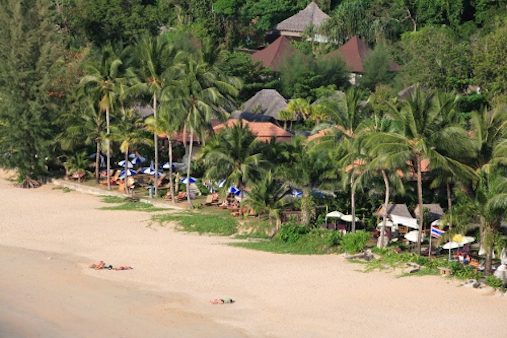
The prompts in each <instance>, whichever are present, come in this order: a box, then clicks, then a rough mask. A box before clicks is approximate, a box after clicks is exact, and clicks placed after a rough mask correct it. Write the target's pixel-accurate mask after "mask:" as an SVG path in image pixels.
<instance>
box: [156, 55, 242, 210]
mask: <svg viewBox="0 0 507 338" xmlns="http://www.w3.org/2000/svg"><path fill="white" fill-rule="evenodd" d="M240 87H241V83H240V82H239V80H237V79H235V78H224V77H221V76H219V75H218V74H217V73H215V72H214V71H212V70H210V67H208V65H207V64H206V63H205V62H203V61H202V60H201V59H200V58H199V57H196V56H193V55H188V56H187V57H186V58H185V61H184V65H183V67H181V69H180V72H179V74H178V75H177V79H176V80H175V81H174V82H173V83H172V85H171V86H169V87H166V89H165V90H164V93H165V94H166V95H167V96H168V97H173V102H174V107H175V109H177V110H179V111H180V112H184V114H185V119H184V126H185V129H186V131H188V137H189V147H188V153H187V180H190V171H191V164H192V155H193V154H192V151H193V143H194V133H197V134H199V135H201V136H202V134H203V133H204V132H205V131H206V130H209V129H211V124H210V122H211V120H212V119H220V120H224V119H225V115H226V113H225V110H224V109H227V108H231V107H232V99H233V97H236V96H237V95H238V93H239V88H240ZM164 93H163V94H162V95H164ZM187 199H188V202H189V203H190V204H191V200H190V191H189V184H187Z"/></svg>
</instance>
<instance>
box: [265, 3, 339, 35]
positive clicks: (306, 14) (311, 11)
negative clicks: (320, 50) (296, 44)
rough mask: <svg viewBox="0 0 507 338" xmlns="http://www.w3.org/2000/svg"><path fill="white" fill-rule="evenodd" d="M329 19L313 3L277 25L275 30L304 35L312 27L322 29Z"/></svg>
mask: <svg viewBox="0 0 507 338" xmlns="http://www.w3.org/2000/svg"><path fill="white" fill-rule="evenodd" d="M328 18H329V16H328V15H327V14H326V13H324V12H323V11H322V10H321V9H320V8H319V6H318V5H317V4H316V3H315V2H313V1H312V2H310V4H308V6H306V8H305V9H303V10H301V11H299V12H298V13H297V14H295V15H293V16H291V17H290V18H288V19H285V20H283V21H282V22H280V23H279V24H278V25H276V27H275V29H276V30H277V31H279V32H284V31H285V32H296V33H303V32H304V31H305V29H306V28H308V27H309V26H311V25H313V26H315V27H320V25H322V23H323V22H324V21H326V20H327V19H328Z"/></svg>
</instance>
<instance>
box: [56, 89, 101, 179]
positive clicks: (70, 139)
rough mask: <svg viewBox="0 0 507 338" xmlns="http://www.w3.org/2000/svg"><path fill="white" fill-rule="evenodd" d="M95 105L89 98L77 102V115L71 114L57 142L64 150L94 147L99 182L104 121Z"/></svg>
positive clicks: (96, 174)
mask: <svg viewBox="0 0 507 338" xmlns="http://www.w3.org/2000/svg"><path fill="white" fill-rule="evenodd" d="M96 105H97V103H96V101H95V100H94V99H93V98H90V97H89V96H85V97H82V98H81V100H79V105H78V107H79V108H78V109H79V112H78V114H72V116H71V117H70V120H69V123H68V124H67V125H68V127H67V129H65V130H64V131H63V133H62V134H60V136H59V137H58V138H59V141H60V143H61V145H62V148H63V149H65V150H69V149H73V148H74V147H75V146H77V145H81V144H82V143H83V139H84V144H87V145H88V144H94V145H95V149H96V150H95V179H96V181H97V183H98V182H99V168H100V152H101V149H102V143H103V142H104V140H105V139H106V135H105V119H104V116H103V114H102V113H101V112H100V111H99V110H98V109H97V107H96Z"/></svg>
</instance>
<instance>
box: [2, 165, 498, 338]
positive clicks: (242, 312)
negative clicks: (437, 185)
mask: <svg viewBox="0 0 507 338" xmlns="http://www.w3.org/2000/svg"><path fill="white" fill-rule="evenodd" d="M0 176H2V175H0ZM4 177H5V174H4ZM0 190H1V191H2V194H0V206H1V208H2V219H1V222H0V246H3V247H10V249H9V248H8V249H5V248H0V251H1V250H4V249H5V250H11V249H12V250H18V249H16V248H22V249H27V250H37V251H39V252H43V254H42V255H43V256H44V255H48V256H47V257H50V256H53V255H56V256H58V257H68V258H69V259H70V260H71V261H72V262H74V264H78V266H77V267H76V266H74V267H75V268H76V269H77V272H76V271H74V272H72V274H73V276H74V277H72V278H75V281H76V283H77V282H79V281H80V280H83V281H85V280H86V283H95V282H93V281H96V283H101V282H104V283H106V285H103V286H101V287H100V288H101V289H102V288H104V290H109V289H108V287H109V283H113V284H114V285H119V286H120V288H123V287H126V288H130V287H132V289H129V290H130V293H131V295H129V297H131V299H132V302H135V303H136V304H138V306H140V307H143V306H144V308H150V305H153V303H151V298H150V297H151V296H150V295H156V296H157V297H161V298H160V299H161V300H160V303H159V304H158V307H157V306H154V305H153V306H152V307H151V310H152V311H154V312H152V315H153V316H155V317H156V316H159V315H161V313H163V312H164V309H166V310H167V311H168V312H169V313H171V314H173V316H176V317H178V318H179V316H180V315H181V316H183V319H182V321H181V323H182V325H183V327H179V326H178V325H179V324H178V323H175V324H174V325H172V324H171V321H167V323H164V320H162V321H161V322H162V324H164V325H165V324H167V325H169V329H168V330H169V331H168V332H171V331H170V329H171V328H172V329H175V330H176V329H178V328H179V329H181V330H187V331H185V335H184V336H185V337H203V336H204V337H208V336H209V335H200V331H192V329H195V327H194V326H195V325H196V324H192V322H193V321H195V320H196V319H197V320H198V322H202V327H204V328H206V327H212V328H214V329H216V330H217V332H219V334H221V335H222V336H226V334H227V333H228V332H230V333H232V336H233V337H242V336H251V337H337V336H353V337H369V336H371V334H372V332H375V336H377V337H390V336H392V335H399V336H411V337H418V336H425V337H426V336H435V337H436V336H457V335H459V336H462V337H477V336H488V337H505V333H506V332H507V323H506V322H505V320H504V318H505V316H507V306H505V304H506V303H507V297H505V296H485V295H484V294H482V293H480V292H478V291H475V290H471V289H466V288H459V287H456V285H457V283H456V282H455V281H451V280H446V279H443V278H440V277H437V276H424V277H413V278H396V275H395V274H392V273H391V274H390V273H384V272H370V273H362V272H361V271H360V270H361V266H358V265H355V264H350V263H347V262H346V260H345V259H344V258H343V257H341V256H337V255H322V256H297V255H280V254H272V253H266V252H259V251H251V250H247V249H242V248H237V247H232V246H229V245H227V243H230V242H232V241H234V240H233V239H230V238H224V237H214V236H199V235H196V234H188V233H182V232H178V231H175V230H174V226H171V225H168V226H165V227H160V226H154V225H152V226H149V219H150V214H149V213H143V212H137V211H136V212H133V211H111V210H100V208H101V207H102V206H104V204H103V203H102V202H101V201H100V198H97V197H96V196H89V195H85V194H81V193H77V192H68V193H63V192H62V191H61V190H55V189H53V186H52V185H45V186H43V187H41V188H39V189H35V190H24V189H19V188H15V187H14V186H13V184H12V183H11V182H8V181H6V180H3V179H1V178H0ZM21 252H23V251H21ZM23 255H24V254H20V256H23ZM27 255H28V254H27ZM59 255H63V256H59ZM56 256H55V257H56ZM47 257H46V258H45V259H46V260H47ZM73 259H77V260H73ZM99 260H104V261H106V262H107V263H108V264H112V265H130V266H133V267H134V269H133V270H129V271H109V270H108V271H102V270H101V271H96V270H93V269H89V268H88V265H89V264H91V263H93V262H96V261H99ZM51 262H53V259H51V260H47V263H48V264H49V266H50V267H52V266H53V265H54V264H53V265H52V263H51ZM45 263H46V261H45ZM42 265H44V264H42ZM5 266H6V268H5V269H6V270H5V271H2V272H3V275H4V276H13V277H14V278H13V280H14V282H16V281H25V279H27V277H26V276H28V275H26V276H24V275H23V273H22V270H23V269H22V268H23V267H24V265H23V264H9V263H6V265H5ZM50 270H51V269H50ZM50 270H45V269H42V270H41V272H40V275H39V276H40V277H37V278H39V279H41V280H43V279H44V278H49V277H48V276H53V275H54V272H52V273H51V272H50ZM57 271H58V275H60V273H61V271H60V270H58V269H57ZM26 273H27V272H25V274H26ZM63 275H65V274H64V273H62V276H63ZM91 277H93V278H91ZM100 279H106V281H100ZM83 283H85V282H83ZM86 283H85V284H86ZM11 284H12V283H11ZM18 284H19V286H17V287H18V290H17V291H16V292H15V293H21V294H22V293H23V292H25V291H24V290H25V289H30V288H29V287H23V286H22V284H23V283H18ZM40 284H41V285H43V284H44V283H42V282H41V283H40ZM33 287H34V293H33V297H35V296H36V295H38V294H44V292H45V289H44V288H42V289H38V284H37V283H34V286H33ZM50 287H51V285H50V283H49V284H48V285H47V288H46V289H47V290H49V288H50ZM4 288H7V287H6V286H5V287H4V286H0V292H2V293H3V292H4ZM53 289H55V288H53ZM49 291H51V292H56V291H58V289H57V288H56V290H49ZM101 293H102V291H100V292H99V294H101ZM145 293H149V295H146V294H145ZM68 294H69V295H70V296H71V297H77V298H79V297H80V296H79V292H77V293H76V290H74V291H68ZM105 294H106V295H107V294H108V292H105ZM129 297H127V300H128V298H129ZM217 297H230V298H233V299H235V300H236V303H234V304H232V305H211V304H209V301H210V300H211V299H214V298H217ZM14 300H15V299H14ZM14 300H12V299H11V301H14ZM127 300H126V301H127ZM82 301H83V302H84V300H82ZM79 304H81V303H79ZM121 305H122V304H121V303H120V304H119V305H118V306H119V308H120V309H123V307H122V306H121ZM123 305H124V304H123ZM39 307H40V308H42V309H43V308H45V306H44V302H42V303H40V304H39ZM83 307H84V308H86V306H85V305H83ZM75 309H76V311H78V312H79V311H81V309H80V307H79V306H76V307H75ZM106 310H107V305H104V311H106ZM106 313H107V311H106V312H103V315H104V316H105V314H106ZM30 315H31V314H30V313H29V312H27V313H26V316H30ZM6 317H8V316H7V315H6V314H5V313H0V323H4V322H5V321H6V320H9V319H8V318H7V319H6ZM34 317H35V318H37V316H35V315H34ZM56 317H58V315H56ZM10 320H13V319H12V318H11V319H10ZM117 320H123V321H124V322H127V323H128V320H129V316H128V314H124V315H122V316H119V317H118V319H117ZM91 321H92V320H91ZM39 324H40V326H41V327H40V328H41V330H43V331H44V330H48V331H51V328H46V327H45V326H44V324H43V323H39ZM147 324H149V323H146V322H136V321H133V322H132V323H131V325H129V326H132V327H136V328H138V329H142V328H143V326H145V325H147ZM34 325H35V326H37V323H36V322H35V323H34ZM187 326H188V327H187ZM106 327H107V326H106ZM154 327H157V324H154ZM50 333H51V332H50ZM47 336H48V337H49V336H51V335H50V334H48V335H47ZM85 336H86V335H85ZM95 336H97V337H100V336H108V335H106V334H105V333H102V334H100V333H98V334H96V335H95ZM113 336H114V335H113ZM119 336H120V335H118V337H119ZM155 336H156V335H155ZM168 336H171V335H168ZM55 337H58V335H55ZM108 337H110V336H108Z"/></svg>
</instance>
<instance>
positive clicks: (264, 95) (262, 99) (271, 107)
mask: <svg viewBox="0 0 507 338" xmlns="http://www.w3.org/2000/svg"><path fill="white" fill-rule="evenodd" d="M286 108H287V101H286V100H285V98H284V97H283V96H282V95H280V93H279V92H277V91H276V90H274V89H262V90H260V91H258V92H257V93H256V94H255V95H254V96H252V97H251V98H250V99H249V100H248V101H246V102H245V103H244V104H243V109H242V110H243V111H244V112H248V113H254V114H261V115H267V116H271V117H273V118H274V119H276V120H280V111H282V110H284V109H286Z"/></svg>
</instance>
